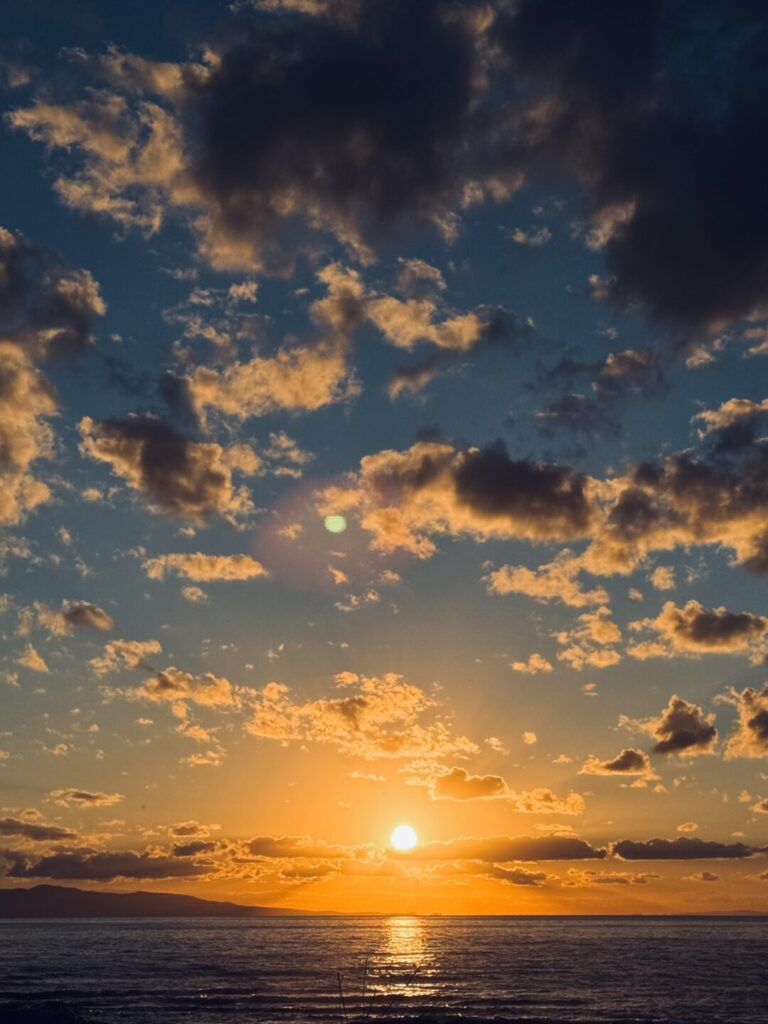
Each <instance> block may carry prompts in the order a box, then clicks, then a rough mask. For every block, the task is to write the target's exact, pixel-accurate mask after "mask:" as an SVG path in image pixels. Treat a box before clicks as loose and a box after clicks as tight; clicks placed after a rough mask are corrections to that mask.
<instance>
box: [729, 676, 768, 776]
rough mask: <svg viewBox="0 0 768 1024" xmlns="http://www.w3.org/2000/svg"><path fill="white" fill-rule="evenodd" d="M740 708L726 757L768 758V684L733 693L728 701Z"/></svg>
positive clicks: (732, 691) (733, 691) (731, 692)
mask: <svg viewBox="0 0 768 1024" xmlns="http://www.w3.org/2000/svg"><path fill="white" fill-rule="evenodd" d="M724 699H725V700H726V701H728V702H729V703H732V704H734V705H735V706H736V708H737V709H738V721H737V723H736V726H735V728H734V730H733V732H732V733H731V735H730V736H729V737H728V744H727V746H726V749H725V756H726V758H733V757H768V685H766V686H765V687H764V688H763V689H762V690H754V689H752V688H751V687H749V686H748V687H747V688H746V689H745V690H742V691H741V693H739V692H738V691H737V690H731V691H730V693H729V694H728V695H727V696H726V697H725V698H724Z"/></svg>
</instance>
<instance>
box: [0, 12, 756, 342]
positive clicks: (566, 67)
mask: <svg viewBox="0 0 768 1024" xmlns="http://www.w3.org/2000/svg"><path fill="white" fill-rule="evenodd" d="M261 6H262V11H261V12H260V13H253V11H251V12H250V13H247V9H246V8H245V7H244V6H242V5H241V6H240V8H239V15H238V17H236V19H235V20H234V22H233V23H231V24H230V26H229V28H228V29H227V30H226V31H225V32H224V33H223V34H222V35H221V36H220V37H219V38H218V39H217V40H214V41H213V42H212V43H210V51H211V52H212V53H214V54H215V57H214V59H213V60H212V61H211V62H210V63H209V64H207V65H202V64H196V65H193V64H188V65H186V66H183V67H182V66H178V67H169V66H168V65H163V66H160V65H157V66H155V65H151V64H149V63H148V62H144V61H142V60H141V59H140V58H138V57H135V56H133V55H130V54H123V53H120V52H117V51H115V50H113V51H108V53H107V54H105V55H102V56H101V57H96V58H89V57H87V56H85V55H80V57H79V60H78V61H76V62H75V63H76V64H77V69H76V71H73V77H74V78H76V79H77V78H80V79H81V76H82V74H83V73H84V71H89V72H92V73H95V74H97V75H98V76H99V77H100V78H101V80H102V82H104V81H106V83H107V86H108V89H109V90H114V92H107V91H106V90H103V89H91V90H90V91H89V92H85V93H84V92H83V91H82V90H81V92H80V95H79V96H78V98H77V99H76V100H75V101H74V102H72V103H71V104H70V105H69V106H66V105H62V102H61V97H60V95H58V94H54V93H53V90H51V93H50V94H49V95H44V94H42V95H41V96H40V97H38V98H37V99H36V100H35V101H33V103H32V104H31V105H30V106H29V107H27V108H26V109H21V110H17V111H14V112H13V113H12V114H11V115H10V121H11V124H12V125H13V126H15V127H16V128H18V129H20V130H24V131H26V132H27V133H28V134H29V135H31V136H32V137H33V138H35V139H37V140H39V141H41V142H44V143H47V144H48V145H50V146H52V147H59V148H66V149H68V150H73V149H77V150H79V151H80V153H81V155H82V166H81V167H80V169H79V171H76V172H75V174H74V175H73V176H72V177H71V178H66V177H62V178H59V179H58V180H57V182H56V187H57V190H58V191H59V193H60V194H61V196H62V197H63V198H64V200H65V201H66V202H68V203H69V204H70V205H72V206H79V207H81V208H84V209H89V210H99V211H102V212H104V211H106V212H107V213H108V214H109V215H111V216H113V217H114V218H115V219H117V220H118V222H119V223H121V224H122V225H124V226H138V227H140V228H142V229H144V230H149V231H151V230H156V229H157V227H158V226H159V223H160V222H162V219H163V216H164V214H165V211H166V210H167V209H169V208H171V209H173V210H175V211H177V212H182V213H186V214H189V212H190V210H191V211H192V216H191V217H190V219H191V221H192V223H193V227H194V229H195V230H196V232H197V233H198V235H199V237H200V247H201V250H202V252H203V253H204V254H205V255H206V256H207V257H208V258H209V259H210V260H211V262H212V263H213V264H214V265H216V266H219V267H230V268H232V267H241V268H242V267H244V266H247V267H249V268H251V269H254V268H256V269H257V268H267V269H269V270H272V271H278V272H279V271H283V270H286V269H287V268H289V267H290V266H291V264H292V261H293V259H294V257H295V255H296V252H297V251H299V250H300V249H302V248H306V242H307V234H308V232H315V231H317V230H318V229H319V230H320V231H324V232H329V233H331V234H332V235H334V236H335V237H336V238H337V239H338V240H340V241H341V242H342V243H344V244H346V245H347V246H349V247H350V248H352V249H354V250H356V251H357V252H358V254H360V255H361V256H362V257H363V258H369V257H370V256H371V255H372V252H371V250H372V248H373V247H374V246H375V245H377V244H378V243H380V242H381V240H382V238H387V237H390V238H391V237H392V236H393V235H394V234H396V233H397V229H398V228H399V227H400V226H402V225H405V224H406V223H407V224H409V225H411V226H418V225H419V224H424V223H431V224H436V225H437V226H438V227H439V228H440V230H441V231H442V232H443V234H444V235H446V236H447V237H451V236H452V234H453V233H454V232H455V230H456V227H457V214H458V213H460V212H461V211H462V210H463V209H465V208H466V207H468V206H470V205H471V204H473V203H479V202H482V201H484V200H487V199H504V198H506V197H507V196H508V195H509V194H510V192H511V191H512V190H513V189H515V188H516V187H519V185H520V183H521V182H522V180H523V177H524V176H525V177H527V178H528V180H530V181H533V182H534V183H536V182H544V183H546V185H547V187H550V186H551V183H552V182H553V181H555V182H563V183H564V184H565V185H566V186H572V184H573V181H574V179H575V180H576V182H577V183H578V184H579V185H580V187H581V189H582V192H583V198H584V207H585V211H584V212H585V221H586V227H585V231H586V238H587V243H588V244H589V245H590V246H591V247H592V248H595V249H602V251H603V254H604V257H605V261H606V265H607V277H606V278H605V279H604V280H602V281H600V282H599V285H598V287H597V291H598V293H599V295H600V297H603V298H606V299H611V300H613V301H615V302H616V303H618V304H620V305H622V306H637V305H640V306H642V307H644V308H645V309H646V310H647V311H648V312H649V313H650V314H651V315H652V316H654V317H656V318H659V319H661V320H663V321H666V322H668V323H671V324H673V325H676V326H679V327H680V329H681V331H680V333H682V334H683V335H688V336H690V335H692V334H693V333H694V332H695V331H697V330H701V329H704V330H715V329H720V328H721V327H722V326H724V325H726V324H728V323H729V322H732V321H735V320H738V319H740V318H743V317H745V316H748V315H750V314H754V313H756V312H760V311H761V308H762V307H763V305H764V301H765V300H764V296H765V293H766V289H767V287H768V212H766V211H765V203H764V202H763V184H764V181H765V179H766V171H767V170H768V148H767V147H765V146H764V145H763V144H762V138H761V134H760V133H761V126H762V125H763V123H764V122H765V120H766V113H767V112H768V110H767V108H768V99H767V97H768V64H767V63H766V61H765V52H766V47H768V25H766V20H765V17H764V11H763V9H762V6H761V5H760V4H759V3H757V2H755V0H745V2H743V3H738V4H723V3H722V2H720V0H704V2H701V3H694V2H693V0H683V2H681V3H678V4H675V5H674V6H673V7H670V5H669V4H665V3H663V2H662V0H649V2H647V3H643V4H634V5H631V6H630V7H627V6H626V5H622V4H616V3H614V2H613V0H574V2H573V3H570V4H564V3H562V0H522V2H520V3H518V4H511V3H502V2H501V0H499V2H497V3H496V4H490V3H489V4H481V3H477V4H474V3H469V2H467V3H461V4H458V3H445V2H439V0H420V2H419V3H418V4H414V3H412V2H409V0H390V2H388V3H381V2H379V0H360V2H359V3H357V4H318V3H315V4H306V3H305V4H303V5H300V4H296V3H294V4H285V3H284V4H278V3H276V2H272V3H271V4H270V5H269V6H270V8H271V9H272V11H279V10H280V9H281V8H282V9H283V10H284V9H285V8H288V7H290V8H291V11H292V13H291V16H285V15H280V14H278V15H276V16H275V15H273V14H271V13H270V14H269V15H265V14H264V5H261ZM494 8H495V10H494ZM300 10H303V11H304V12H309V13H310V15H311V14H312V12H313V11H314V13H315V14H317V12H318V11H319V10H322V11H323V12H324V14H323V16H321V17H317V16H304V15H302V14H301V13H300ZM340 11H343V13H340ZM351 12H353V13H351ZM158 68H160V70H158ZM150 97H151V100H150ZM65 102H66V101H65ZM150 147H151V148H150ZM151 158H153V159H151ZM660 254H663V257H664V258H663V259H660V258H659V257H660Z"/></svg>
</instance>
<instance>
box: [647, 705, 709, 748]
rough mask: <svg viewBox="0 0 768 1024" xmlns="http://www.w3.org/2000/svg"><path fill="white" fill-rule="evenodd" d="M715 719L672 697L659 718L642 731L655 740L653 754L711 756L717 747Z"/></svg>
mask: <svg viewBox="0 0 768 1024" xmlns="http://www.w3.org/2000/svg"><path fill="white" fill-rule="evenodd" d="M713 718H714V716H711V715H710V716H708V717H707V716H705V715H704V713H703V711H702V710H701V708H700V707H699V706H698V705H696V704H689V703H688V701H687V700H683V698H682V697H678V696H672V697H670V698H669V703H668V704H667V706H666V708H664V710H663V711H662V712H661V714H660V715H659V717H658V718H653V719H650V720H649V721H647V722H645V723H643V728H644V729H645V730H646V732H648V733H650V735H651V736H653V737H655V738H656V741H657V742H656V744H655V745H654V747H653V752H654V754H683V755H685V756H692V755H694V754H710V753H712V751H713V749H714V746H715V744H716V743H717V729H716V728H715V726H714V725H713V724H712V722H713Z"/></svg>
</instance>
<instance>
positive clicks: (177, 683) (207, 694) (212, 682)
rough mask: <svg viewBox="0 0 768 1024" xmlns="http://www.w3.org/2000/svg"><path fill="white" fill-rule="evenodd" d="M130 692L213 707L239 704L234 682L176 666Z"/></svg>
mask: <svg viewBox="0 0 768 1024" xmlns="http://www.w3.org/2000/svg"><path fill="white" fill-rule="evenodd" d="M129 695H130V696H132V697H136V698H139V699H144V700H151V701H158V702H160V703H164V702H168V703H174V704H175V703H177V702H180V701H181V702H186V701H189V702H190V703H192V704H200V705H202V706H203V707H211V708H213V707H226V706H232V705H234V704H235V703H236V699H235V695H234V692H233V688H232V684H231V683H230V681H229V680H228V679H224V678H223V677H221V676H215V675H213V673H212V672H205V673H203V674H202V675H199V676H195V675H192V674H191V673H190V672H183V671H182V670H181V669H178V668H174V667H173V666H171V667H169V668H166V669H163V671H161V672H158V673H157V674H156V675H153V676H150V678H149V679H147V680H146V682H144V683H143V684H142V685H141V686H138V687H136V688H135V689H133V690H130V691H129ZM200 756H201V755H195V754H193V755H192V757H200Z"/></svg>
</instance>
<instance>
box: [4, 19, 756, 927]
mask: <svg viewBox="0 0 768 1024" xmlns="http://www.w3.org/2000/svg"><path fill="white" fill-rule="evenodd" d="M1 7H2V24H3V31H2V36H1V38H2V42H0V79H1V80H2V105H3V111H4V118H3V121H2V125H1V126H0V132H2V149H0V174H2V185H3V187H2V189H0V225H1V226H2V227H0V471H2V483H1V484H0V571H2V577H1V578H0V635H1V636H2V650H1V653H0V698H1V699H2V703H1V704H0V709H1V712H2V718H1V719H0V871H1V872H2V874H3V876H4V877H3V879H2V882H1V883H0V884H2V885H3V886H11V885H13V886H29V885H34V884H39V883H40V882H53V883H55V884H63V885H76V886H81V887H89V888H99V889H106V888H114V889H118V890H132V889H137V888H142V889H151V890H157V891H165V892H185V893H191V894H195V895H198V896H204V897H209V898H217V899H218V898H225V899H232V900H237V901H240V902H243V903H251V904H269V905H276V906H284V907H299V908H306V909H310V910H333V911H383V912H397V913H400V912H411V911H412V912H440V913H531V914H539V913H638V912H640V913H678V912H683V913H686V912H697V913H698V912H707V911H717V912H727V911H738V910H750V911H754V910H762V911H766V912H768V857H766V850H768V845H767V844H768V829H767V828H766V826H767V825H768V667H767V664H766V663H767V662H768V600H767V599H766V595H767V593H768V588H767V587H766V577H768V437H766V432H767V431H768V426H767V424H768V398H767V397H766V395H767V394H768V389H767V388H766V383H767V382H768V205H766V203H765V182H766V180H768V147H767V146H766V141H765V137H764V135H765V124H766V118H767V117H768V109H767V108H768V63H767V62H766V61H765V59H764V54H765V47H766V45H767V44H768V39H767V38H766V36H767V35H768V22H767V21H766V18H765V9H764V6H763V5H761V4H752V3H749V2H744V3H737V4H733V5H727V6H726V5H724V4H722V3H717V2H714V0H713V2H711V3H710V2H708V0H704V2H701V0H697V2H693V0H691V2H682V3H679V4H678V3H675V4H671V3H664V2H661V0H659V2H654V0H648V2H643V3H636V4H622V3H609V2H604V0H584V2H581V0H574V2H557V0H520V2H518V3H511V2H510V3H506V2H503V0H496V2H477V3H474V2H468V0H467V2H464V0H460V2H456V0H236V2H234V3H226V2H219V0H206V2H202V0H197V2H184V3H181V2H179V3H173V2H168V3H161V4H158V3H156V2H153V3H149V2H135V3H131V4H117V3H96V2H88V0H71V2H62V0H33V2H29V3H24V4H21V3H4V4H2V5H1ZM399 824H408V825H410V826H412V828H413V829H415V831H416V833H417V835H418V842H417V844H416V846H415V847H414V848H413V849H412V850H410V851H406V852H398V851H396V850H395V849H393V847H392V845H391V843H390V834H391V832H392V830H393V828H394V827H395V826H397V825H399Z"/></svg>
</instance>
